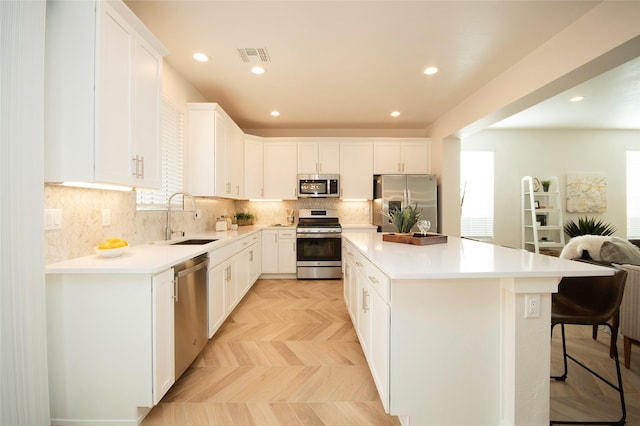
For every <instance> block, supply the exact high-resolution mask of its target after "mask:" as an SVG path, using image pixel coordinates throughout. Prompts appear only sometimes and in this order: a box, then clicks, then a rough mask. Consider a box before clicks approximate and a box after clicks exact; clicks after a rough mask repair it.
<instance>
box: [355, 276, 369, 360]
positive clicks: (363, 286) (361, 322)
mask: <svg viewBox="0 0 640 426" xmlns="http://www.w3.org/2000/svg"><path fill="white" fill-rule="evenodd" d="M354 275H355V277H356V288H357V289H358V290H357V307H358V314H357V315H356V318H357V319H356V321H357V322H356V330H357V333H358V338H359V339H360V345H361V346H362V351H363V352H364V354H365V356H366V357H367V361H369V346H370V345H369V341H370V340H371V335H370V333H369V331H370V327H369V325H370V323H371V310H370V309H369V285H368V283H367V278H366V277H365V276H364V274H363V273H362V270H361V269H359V268H355V272H354Z"/></svg>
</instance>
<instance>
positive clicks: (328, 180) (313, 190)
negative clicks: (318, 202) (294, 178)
mask: <svg viewBox="0 0 640 426" xmlns="http://www.w3.org/2000/svg"><path fill="white" fill-rule="evenodd" d="M297 191H298V198H329V197H339V196H340V175H298V186H297Z"/></svg>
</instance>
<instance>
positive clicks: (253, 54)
mask: <svg viewBox="0 0 640 426" xmlns="http://www.w3.org/2000/svg"><path fill="white" fill-rule="evenodd" d="M238 53H239V54H240V58H241V59H242V62H251V63H266V62H270V60H269V53H267V48H266V47H245V48H239V49H238Z"/></svg>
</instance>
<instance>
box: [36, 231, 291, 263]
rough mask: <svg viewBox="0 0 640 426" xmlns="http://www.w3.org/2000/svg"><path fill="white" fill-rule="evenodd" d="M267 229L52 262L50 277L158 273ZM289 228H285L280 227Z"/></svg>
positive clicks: (206, 235) (211, 234) (203, 235)
mask: <svg viewBox="0 0 640 426" xmlns="http://www.w3.org/2000/svg"><path fill="white" fill-rule="evenodd" d="M265 228H267V227H264V226H240V227H238V230H235V231H221V232H213V231H212V232H206V233H198V234H192V235H189V236H187V237H183V238H176V239H174V240H172V241H180V240H188V239H194V238H198V239H200V238H208V239H217V241H214V242H212V243H208V244H204V245H171V244H168V241H158V242H156V243H150V244H141V245H137V246H130V247H129V248H128V249H127V250H126V251H125V252H124V253H123V254H122V255H121V256H120V257H114V258H107V257H102V256H99V255H97V254H93V255H90V256H84V257H79V258H76V259H70V260H65V261H62V262H58V263H51V264H49V265H46V266H45V273H47V274H155V273H158V272H162V271H164V270H167V269H169V268H171V267H172V266H173V265H176V264H178V263H181V262H184V261H185V260H188V259H191V258H192V257H195V256H198V255H200V254H202V253H207V252H210V251H212V250H215V249H217V248H221V247H223V246H225V245H227V244H229V243H231V242H232V241H233V240H234V239H237V238H238V237H241V236H247V235H249V234H252V233H254V232H260V231H261V230H262V229H265ZM278 228H285V227H278Z"/></svg>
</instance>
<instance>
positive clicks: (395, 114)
mask: <svg viewBox="0 0 640 426" xmlns="http://www.w3.org/2000/svg"><path fill="white" fill-rule="evenodd" d="M391 116H392V117H399V116H400V111H393V112H392V113H391Z"/></svg>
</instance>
